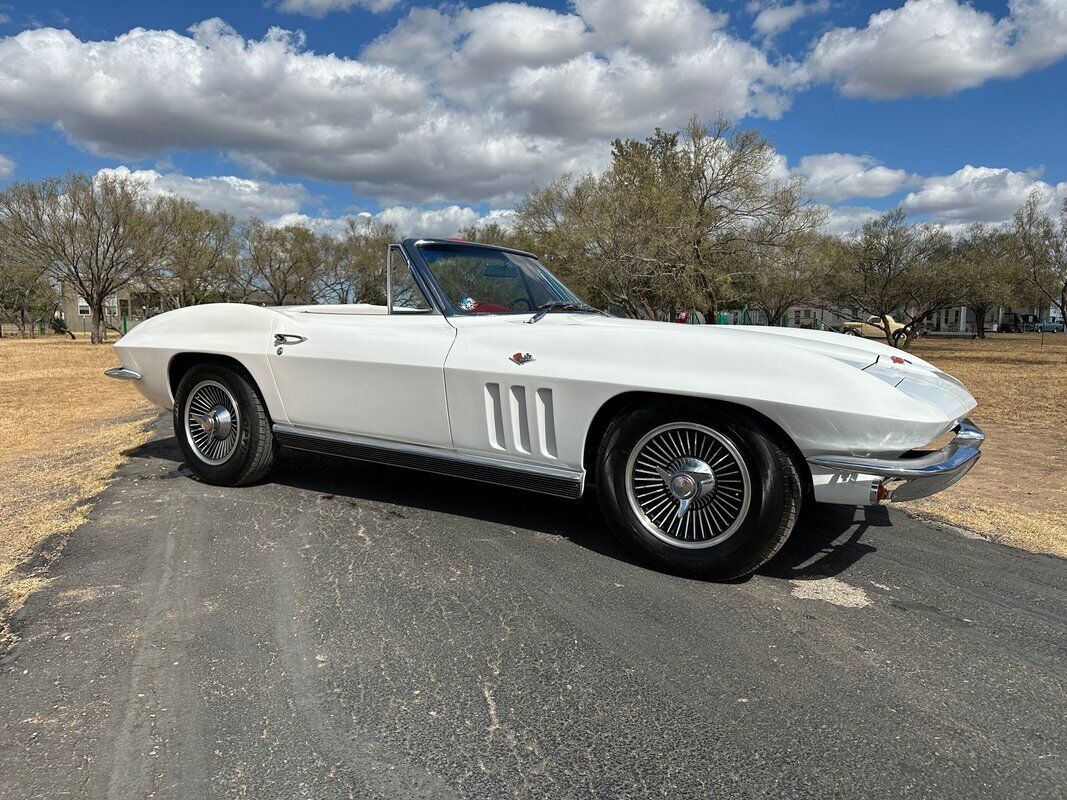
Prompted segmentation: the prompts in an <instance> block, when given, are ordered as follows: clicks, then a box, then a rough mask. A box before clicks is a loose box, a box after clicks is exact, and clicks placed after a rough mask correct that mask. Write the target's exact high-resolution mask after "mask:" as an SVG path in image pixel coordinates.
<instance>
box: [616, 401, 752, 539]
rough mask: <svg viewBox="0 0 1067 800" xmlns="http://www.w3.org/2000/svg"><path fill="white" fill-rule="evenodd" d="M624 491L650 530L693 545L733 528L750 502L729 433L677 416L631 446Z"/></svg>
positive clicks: (745, 473)
mask: <svg viewBox="0 0 1067 800" xmlns="http://www.w3.org/2000/svg"><path fill="white" fill-rule="evenodd" d="M626 494H627V500H628V501H629V503H630V507H631V509H632V510H633V511H634V513H635V514H636V516H637V518H638V520H639V521H640V522H641V524H642V526H644V527H645V529H647V530H648V531H649V532H650V533H652V534H653V535H654V536H656V537H657V538H658V539H661V540H663V541H665V542H667V543H668V544H671V545H674V546H676V547H682V548H689V549H696V548H702V547H711V546H712V545H715V544H718V543H720V542H722V541H725V540H726V539H727V538H729V537H730V536H732V535H733V534H734V533H735V532H736V531H737V529H738V527H740V525H741V523H742V522H743V521H744V518H745V515H746V514H747V513H748V509H749V505H750V502H751V479H750V476H749V471H748V465H747V464H746V463H745V460H744V457H743V456H742V455H741V453H740V451H739V450H738V449H737V447H736V446H735V445H734V443H733V442H732V441H730V439H728V438H726V437H725V436H723V435H722V434H721V433H719V432H718V431H715V430H713V429H711V428H708V427H707V426H704V425H699V424H697V423H693V422H677V423H670V424H667V425H662V426H660V427H658V428H655V429H654V430H652V431H650V432H649V433H647V434H646V435H645V436H644V437H642V438H641V439H640V440H639V441H638V442H637V444H636V445H635V446H634V448H633V450H632V451H631V453H630V457H629V460H628V462H627V466H626Z"/></svg>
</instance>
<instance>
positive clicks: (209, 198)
mask: <svg viewBox="0 0 1067 800" xmlns="http://www.w3.org/2000/svg"><path fill="white" fill-rule="evenodd" d="M97 174H100V175H114V176H118V177H125V178H131V179H133V180H136V181H139V182H141V183H143V184H145V186H147V187H148V190H149V191H150V192H153V193H155V194H162V195H170V196H173V197H183V198H185V199H186V200H191V201H192V202H194V203H196V204H197V205H199V206H201V207H202V208H206V209H208V210H209V211H225V212H227V213H230V214H233V215H234V216H235V217H237V218H238V219H247V218H248V217H261V218H264V219H272V218H275V217H278V216H280V215H282V214H290V213H295V212H297V211H299V210H300V208H301V206H303V205H304V204H305V203H306V202H308V201H309V200H310V199H311V196H310V195H309V193H308V191H307V189H305V188H304V186H302V185H301V184H299V183H270V182H267V181H258V180H249V179H248V178H236V177H234V176H232V175H219V176H208V177H202V178H193V177H189V176H188V175H181V174H179V173H174V172H166V173H161V172H157V171H156V170H154V169H136V170H131V169H130V168H129V167H108V168H105V169H102V170H100V171H99V172H98V173H97Z"/></svg>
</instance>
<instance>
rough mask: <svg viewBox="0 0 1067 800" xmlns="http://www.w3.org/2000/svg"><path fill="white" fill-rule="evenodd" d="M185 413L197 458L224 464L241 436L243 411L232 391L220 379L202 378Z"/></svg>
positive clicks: (189, 438) (190, 394)
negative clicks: (203, 379)
mask: <svg viewBox="0 0 1067 800" xmlns="http://www.w3.org/2000/svg"><path fill="white" fill-rule="evenodd" d="M182 416H183V418H184V420H185V433H186V436H187V437H188V442H189V444H190V445H191V446H192V448H193V450H194V451H195V452H196V455H197V457H198V458H200V459H201V460H203V461H204V462H205V463H207V464H212V465H215V466H217V465H219V464H225V463H226V462H227V461H228V460H229V458H230V456H232V455H233V454H234V451H235V450H236V449H237V441H238V439H239V438H240V435H241V411H240V409H239V408H238V406H237V401H236V400H235V399H234V396H233V395H232V394H231V393H230V390H229V389H227V388H226V387H225V386H223V385H222V384H221V383H219V382H218V381H212V380H205V381H201V382H200V383H198V384H196V386H194V387H193V389H192V391H191V392H189V395H188V398H187V399H186V401H185V409H184V411H183V414H182Z"/></svg>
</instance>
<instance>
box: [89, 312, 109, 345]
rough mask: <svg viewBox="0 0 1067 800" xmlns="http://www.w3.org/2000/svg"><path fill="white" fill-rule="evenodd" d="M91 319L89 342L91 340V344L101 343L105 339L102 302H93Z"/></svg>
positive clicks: (105, 331)
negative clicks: (91, 329) (91, 328)
mask: <svg viewBox="0 0 1067 800" xmlns="http://www.w3.org/2000/svg"><path fill="white" fill-rule="evenodd" d="M91 321H92V326H93V332H92V336H91V338H90V342H92V343H93V344H103V343H104V342H106V341H107V330H106V329H105V328H104V304H103V303H93V307H92V312H91Z"/></svg>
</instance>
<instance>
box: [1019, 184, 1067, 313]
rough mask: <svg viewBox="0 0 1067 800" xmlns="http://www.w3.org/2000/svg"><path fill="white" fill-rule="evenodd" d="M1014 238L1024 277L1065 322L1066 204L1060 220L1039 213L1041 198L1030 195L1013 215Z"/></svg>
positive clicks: (1066, 282) (1066, 264)
mask: <svg viewBox="0 0 1067 800" xmlns="http://www.w3.org/2000/svg"><path fill="white" fill-rule="evenodd" d="M1014 223H1015V224H1014V234H1015V239H1016V242H1017V246H1018V247H1019V254H1020V257H1021V259H1022V262H1023V266H1024V269H1025V271H1026V276H1027V278H1028V280H1029V282H1030V284H1031V285H1032V286H1033V287H1034V288H1035V289H1036V290H1037V291H1038V293H1039V294H1040V296H1041V298H1042V299H1043V300H1045V301H1046V302H1048V303H1049V304H1050V305H1053V306H1056V308H1058V309H1059V311H1060V316H1061V317H1062V318H1063V319H1065V320H1067V201H1064V204H1063V207H1062V209H1061V210H1060V217H1059V219H1058V220H1057V219H1055V218H1053V217H1052V215H1051V214H1046V213H1044V212H1042V210H1041V195H1040V194H1039V193H1038V192H1037V191H1036V190H1035V191H1033V192H1031V193H1030V197H1029V198H1027V201H1026V203H1025V204H1023V207H1022V208H1020V209H1019V210H1018V211H1016V212H1015V220H1014Z"/></svg>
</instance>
